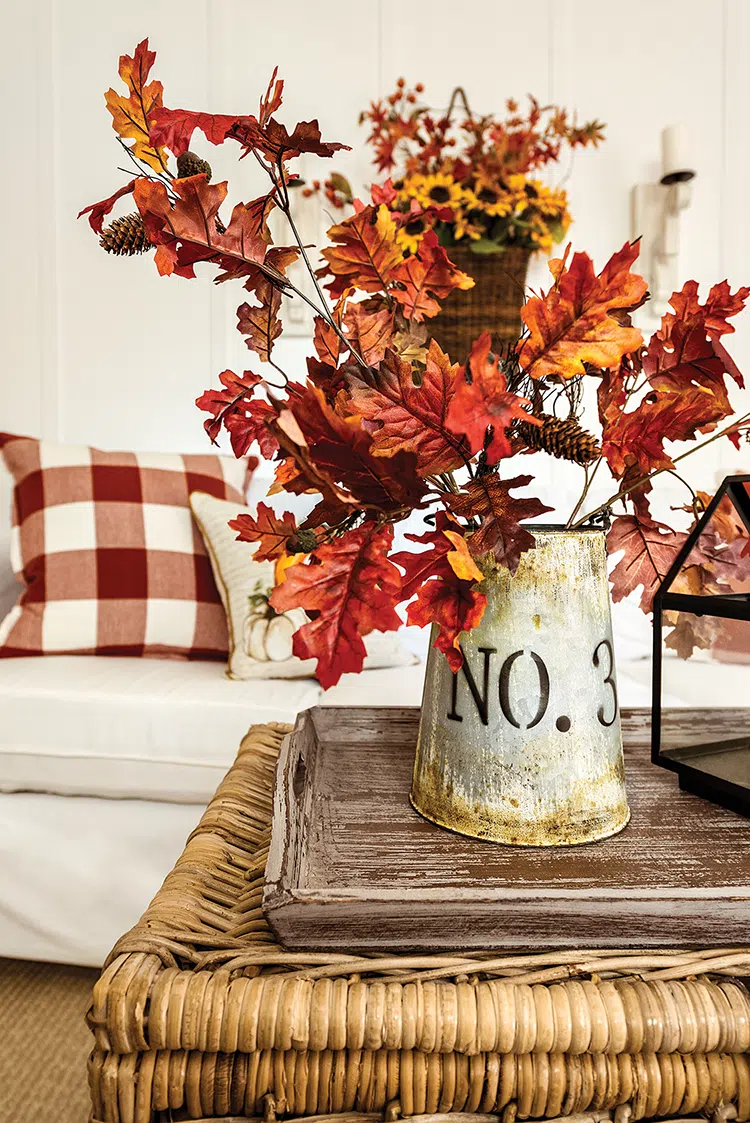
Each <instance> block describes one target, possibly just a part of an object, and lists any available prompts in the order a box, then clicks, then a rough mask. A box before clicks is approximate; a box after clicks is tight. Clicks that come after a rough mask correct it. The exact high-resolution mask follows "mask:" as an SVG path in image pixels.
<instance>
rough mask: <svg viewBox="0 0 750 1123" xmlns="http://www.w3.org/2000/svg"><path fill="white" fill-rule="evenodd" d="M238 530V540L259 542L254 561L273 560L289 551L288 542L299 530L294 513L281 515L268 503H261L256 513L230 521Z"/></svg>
mask: <svg viewBox="0 0 750 1123" xmlns="http://www.w3.org/2000/svg"><path fill="white" fill-rule="evenodd" d="M229 526H230V528H231V529H232V530H236V531H237V541H238V542H257V543H258V548H257V550H256V551H255V553H254V554H253V561H273V560H274V559H275V558H280V557H282V555H283V554H285V553H286V552H287V543H288V541H289V539H290V538H293V537H294V535H295V534H296V532H297V522H296V519H295V518H294V515H292V514H290V513H289V511H285V512H284V514H283V515H281V516H279V515H277V514H276V512H275V511H274V510H273V508H272V507H269V506H268V504H266V503H259V504H258V508H257V511H256V513H255V515H248V514H242V515H238V516H237V518H236V519H232V520H231V521H230V523H229Z"/></svg>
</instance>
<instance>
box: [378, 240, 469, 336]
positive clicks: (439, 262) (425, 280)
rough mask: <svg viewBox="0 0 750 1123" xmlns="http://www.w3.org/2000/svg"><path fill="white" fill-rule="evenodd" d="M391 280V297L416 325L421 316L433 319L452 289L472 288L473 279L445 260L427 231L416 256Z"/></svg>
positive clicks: (406, 261) (409, 258)
mask: <svg viewBox="0 0 750 1123" xmlns="http://www.w3.org/2000/svg"><path fill="white" fill-rule="evenodd" d="M392 279H393V280H394V281H397V282H398V285H399V287H397V288H395V289H394V290H393V296H394V298H395V299H396V300H397V301H398V302H399V304H400V305H401V306H402V309H403V313H404V316H405V317H406V319H407V320H416V321H417V322H418V323H419V322H420V321H421V320H423V319H424V317H425V316H437V314H438V312H439V311H440V304H439V301H441V300H445V298H446V297H447V296H450V294H451V293H452V292H453V290H454V289H471V288H473V287H474V278H473V277H470V276H469V274H468V273H462V272H461V270H460V269H457V268H456V266H455V265H454V264H453V262H452V261H450V260H449V258H448V255H447V253H446V252H445V250H444V249H443V247H442V246H441V245H440V244H439V243H438V238H437V234H436V233H435V231H434V230H428V231H427V233H426V234H425V236H424V237H423V238H422V241H421V243H420V246H419V251H418V253H416V254H412V255H411V256H410V257H408V258H406V260H405V261H402V262H401V264H400V265H398V266H397V268H396V269H394V271H393V274H392ZM401 286H403V287H401Z"/></svg>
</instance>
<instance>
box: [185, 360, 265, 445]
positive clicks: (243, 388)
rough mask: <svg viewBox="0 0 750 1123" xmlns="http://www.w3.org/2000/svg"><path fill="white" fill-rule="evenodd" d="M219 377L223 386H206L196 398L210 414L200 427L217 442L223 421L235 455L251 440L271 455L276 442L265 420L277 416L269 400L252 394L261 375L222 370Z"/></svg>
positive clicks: (197, 402)
mask: <svg viewBox="0 0 750 1123" xmlns="http://www.w3.org/2000/svg"><path fill="white" fill-rule="evenodd" d="M219 381H220V382H221V384H222V386H223V387H224V389H223V390H206V391H205V393H204V394H201V396H200V397H199V398H197V399H196V402H195V404H196V405H197V406H198V408H199V409H202V410H205V411H206V412H207V413H210V414H211V419H209V420H206V421H205V422H204V423H203V427H204V429H205V430H206V432H207V433H208V435H209V437H210V438H211V440H212V442H213V443H214V444H215V443H216V438H217V437H218V435H219V433H220V432H221V428H222V425H223V426H224V428H225V429H226V430H227V432H228V433H229V438H230V442H231V445H232V451H233V452H234V454H235V456H238V457H239V456H245V454H246V453H247V450H248V449H249V448H250V445H251V444H252V443H253V441H257V442H258V444H259V445H260V450H261V452H262V453H263V455H264V456H265V457H266V458H267V459H270V458H271V457H272V456H273V455H274V453H275V452H276V451H277V449H278V447H279V446H278V442H277V441H276V439H275V437H274V436H273V434H272V433H271V431H270V429H269V428H268V426H267V422H269V421H271V420H273V419H274V418H275V417H276V411H275V410H274V408H273V407H272V406H271V405H270V404H269V403H268V402H266V401H263V400H262V399H257V398H253V394H254V393H255V387H256V386H257V385H258V383H259V382H260V381H261V378H260V375H258V374H253V373H252V371H249V370H246V371H245V372H244V373H243V374H242V375H237V374H235V373H234V371H231V370H225V371H222V373H221V374H220V375H219Z"/></svg>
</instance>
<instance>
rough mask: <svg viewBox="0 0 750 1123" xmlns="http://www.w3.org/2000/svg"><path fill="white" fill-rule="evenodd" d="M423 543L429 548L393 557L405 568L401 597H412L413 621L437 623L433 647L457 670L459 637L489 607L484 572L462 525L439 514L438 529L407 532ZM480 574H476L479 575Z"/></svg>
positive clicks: (410, 613)
mask: <svg viewBox="0 0 750 1123" xmlns="http://www.w3.org/2000/svg"><path fill="white" fill-rule="evenodd" d="M406 537H407V538H408V539H409V540H410V541H412V542H415V543H417V544H418V545H420V546H429V547H430V548H429V549H428V550H423V551H422V552H421V553H416V554H415V553H412V552H411V551H410V550H403V551H401V552H400V553H398V554H394V555H393V561H395V562H396V564H397V565H399V566H400V567H401V568H402V569H403V570H404V571H405V573H404V578H403V597H404V599H405V600H409V599H411V598H412V597H413V596H414V595H415V594H416V600H414V601H413V602H412V603H411V604H410V605H409V607H408V608H407V612H406V616H407V620H408V621H409V623H410V624H415V625H417V626H418V627H425V626H427V625H429V624H433V623H434V624H437V626H438V635H437V639H436V641H435V646H436V647H437V648H438V650H439V651H442V652H443V653H444V655H445V657H446V659H447V660H448V664H449V666H450V668H451V670H452V671H453V672H454V673H455V672H457V671H458V670H459V669H460V667H461V664H462V663H463V655H462V653H461V648H460V645H459V641H460V638H461V634H462V633H463V632H468V631H471V629H472V628H475V627H476V626H477V624H479V622H480V620H481V619H482V616H483V615H484V610H485V608H486V607H487V598H486V596H485V595H484V593H482V592H481V591H480V590H479V589H478V588H477V584H478V582H479V581H480V580H481V577H482V574H481V571H479V570H478V568H477V567H476V565H475V563H474V562H473V560H472V559H471V557H470V555H469V553H468V549H467V547H466V543H465V542H464V544H463V546H461V545H460V541H459V540H462V538H463V536H462V534H461V530H460V527H459V526H458V524H457V523H455V522H454V521H453V520H452V519H451V518H450V516H448V515H447V514H445V513H444V512H441V513H440V514H439V515H438V517H437V520H436V524H435V529H434V530H430V531H427V533H426V534H407V535H406ZM477 574H478V576H477Z"/></svg>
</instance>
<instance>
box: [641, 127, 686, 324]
mask: <svg viewBox="0 0 750 1123" xmlns="http://www.w3.org/2000/svg"><path fill="white" fill-rule="evenodd" d="M661 152H662V175H661V179H660V180H659V182H658V183H639V184H637V185H636V186H635V187H634V188H633V200H632V201H633V214H632V222H633V226H632V236H633V238H634V239H635V238H640V239H641V257H640V267H641V269H640V271H641V272H642V273H643V275H644V276H645V277H646V280H647V281H648V286H649V289H650V291H651V300H650V301H649V303H648V304H647V305H646V308H647V310H648V313H649V314H650V315H651V316H653V317H654V319H660V318H661V316H662V315H663V314H664V312H666V311H667V309H668V302H669V298H670V296H671V295H672V293H673V292H674V291H675V290H676V289H678V288H679V287H680V286H679V265H678V258H679V251H680V215H681V214H682V212H683V211H684V210H686V209H687V208H688V207H689V206H690V202H691V199H692V185H691V181H692V180H693V179H694V178H695V171H694V170H693V166H692V161H691V160H690V158H689V157H688V154H687V142H686V136H685V130H684V128H683V126H682V125H669V126H668V127H667V128H666V129H663V130H662V134H661Z"/></svg>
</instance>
